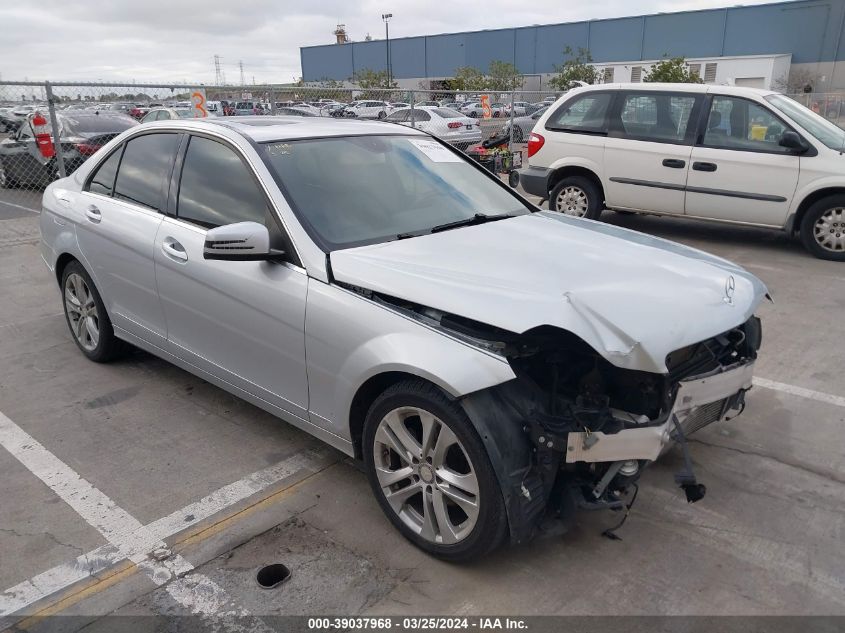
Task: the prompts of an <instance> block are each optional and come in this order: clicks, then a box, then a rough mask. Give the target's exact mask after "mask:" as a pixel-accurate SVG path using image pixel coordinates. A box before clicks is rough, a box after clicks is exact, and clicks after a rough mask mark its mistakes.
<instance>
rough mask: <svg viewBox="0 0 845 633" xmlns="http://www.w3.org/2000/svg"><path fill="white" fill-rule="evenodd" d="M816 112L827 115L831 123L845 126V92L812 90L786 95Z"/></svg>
mask: <svg viewBox="0 0 845 633" xmlns="http://www.w3.org/2000/svg"><path fill="white" fill-rule="evenodd" d="M786 96H787V97H789V98H790V99H794V100H795V101H797V102H798V103H800V104H801V105H803V106H805V107H807V108H809V109H810V110H812V111H813V112H815V113H816V114H820V115H821V116H823V117H825V118H826V119H827V120H829V121H830V122H831V123H835V124H836V125H838V126H839V127H842V128H845V94H843V93H833V92H829V93H825V92H811V93H799V94H789V95H786Z"/></svg>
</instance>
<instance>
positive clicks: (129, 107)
mask: <svg viewBox="0 0 845 633" xmlns="http://www.w3.org/2000/svg"><path fill="white" fill-rule="evenodd" d="M137 108H138V106H136V105H135V104H134V103H125V102H121V103H109V104H108V105H106V106H105V107H103V108H101V109H102V110H108V111H109V112H119V113H120V114H128V115H129V116H132V111H133V110H137Z"/></svg>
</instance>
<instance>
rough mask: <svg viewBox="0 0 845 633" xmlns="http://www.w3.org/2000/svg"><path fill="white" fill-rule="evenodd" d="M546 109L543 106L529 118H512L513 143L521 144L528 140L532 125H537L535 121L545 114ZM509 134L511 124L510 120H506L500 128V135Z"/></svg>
mask: <svg viewBox="0 0 845 633" xmlns="http://www.w3.org/2000/svg"><path fill="white" fill-rule="evenodd" d="M548 107H549V106H545V107H544V108H541V109H540V110H537V111H536V112H534V114H531V115H530V116H519V117H514V120H513V123H514V126H513V140H514V142H515V143H523V142H525V141H527V140H528V136H529V135H530V134H531V130H532V129H534V125H535V124H536V123H537V120H538V119H539V118H540V117H541V116H543V114H545V112H546V109H547V108H548ZM510 133H511V122H510V119H508V121H507V122H506V123H505V125H504V127H503V128H502V134H505V135H510Z"/></svg>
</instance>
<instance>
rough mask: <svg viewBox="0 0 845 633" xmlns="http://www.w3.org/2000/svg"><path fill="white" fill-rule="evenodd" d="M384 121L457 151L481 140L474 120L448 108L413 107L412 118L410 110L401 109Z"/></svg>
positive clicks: (478, 128)
mask: <svg viewBox="0 0 845 633" xmlns="http://www.w3.org/2000/svg"><path fill="white" fill-rule="evenodd" d="M386 120H387V121H390V122H392V123H399V124H401V125H407V126H411V127H415V128H417V129H418V130H422V131H423V132H427V133H428V134H431V135H433V136H436V137H437V138H439V139H442V140H444V141H446V142H447V143H449V144H450V145H454V146H455V147H457V148H459V149H466V148H468V147H469V146H470V145H476V144H478V143H480V142H481V140H482V136H481V128H480V127H478V121H477V120H476V119H472V118H470V117H468V116H465V115H463V114H461V113H460V112H455V111H454V110H451V109H449V108H441V107H439V106H436V107H435V106H418V107H416V106H415V107H414V108H413V117H412V113H411V108H402V109H399V110H394V111H393V112H391V113H390V114H389V115H388V117H387V119H386Z"/></svg>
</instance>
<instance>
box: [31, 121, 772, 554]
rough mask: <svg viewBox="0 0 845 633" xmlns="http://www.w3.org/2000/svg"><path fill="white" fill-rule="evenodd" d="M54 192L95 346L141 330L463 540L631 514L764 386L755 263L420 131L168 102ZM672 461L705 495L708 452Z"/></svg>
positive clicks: (405, 529)
mask: <svg viewBox="0 0 845 633" xmlns="http://www.w3.org/2000/svg"><path fill="white" fill-rule="evenodd" d="M258 123H260V125H259V124H258ZM43 208H44V210H43V213H42V214H41V234H42V242H41V249H42V254H43V257H44V260H45V262H46V263H47V266H48V267H49V269H50V270H51V272H52V274H54V275H55V278H56V282H57V285H58V288H59V290H60V293H61V294H60V296H61V301H62V305H63V306H64V311H65V315H66V318H67V324H68V327H69V329H70V333H71V336H72V338H73V341H74V342H75V344H76V345H77V346H78V348H79V349H80V351H81V352H82V353H83V354H84V355H85V356H86V357H88V358H89V359H90V360H92V361H95V362H105V361H109V360H112V359H114V358H117V357H118V356H120V355H122V354H125V353H126V352H127V351H128V350H130V349H131V347H132V346H134V347H139V348H141V349H143V350H146V351H148V352H150V353H152V354H155V355H157V356H160V357H161V358H164V359H166V360H168V361H170V362H172V363H175V364H176V365H178V366H180V367H182V368H184V369H185V370H187V371H189V372H192V373H194V374H196V375H198V376H200V377H202V378H204V379H206V380H208V381H209V382H211V383H214V384H215V385H218V386H219V387H221V388H222V389H225V390H227V391H229V392H231V393H233V394H235V395H237V396H240V397H242V398H244V399H246V400H248V401H250V402H252V403H253V404H255V405H256V406H258V407H261V408H262V409H265V410H267V411H269V412H271V413H273V414H275V415H276V416H278V417H279V418H281V419H283V420H285V421H287V422H288V423H290V424H292V425H294V426H297V427H299V428H301V429H304V430H305V431H307V432H308V433H311V434H313V435H315V436H317V437H319V438H321V439H323V440H324V441H326V442H328V443H329V444H330V445H332V446H334V447H335V448H337V449H338V450H340V451H342V452H344V453H346V454H348V455H350V456H354V457H355V458H357V459H359V460H362V462H363V466H364V469H365V470H366V472H367V476H368V478H369V482H370V484H371V486H372V489H373V492H374V494H375V496H376V498H377V499H378V502H379V504H380V505H381V507H382V509H383V510H384V512H385V514H386V516H387V517H388V519H389V520H390V521H391V522H392V523H393V524H394V525H395V526H396V528H398V529H399V530H400V531H401V532H402V534H404V535H405V536H406V537H407V538H408V539H410V540H411V541H412V542H413V543H415V544H416V545H418V546H419V547H421V548H422V549H424V550H425V551H427V552H430V553H431V554H433V555H436V556H439V557H442V558H444V559H450V560H466V559H469V558H472V557H478V556H482V555H484V554H485V553H487V552H489V551H491V550H492V549H493V548H495V547H497V546H498V545H500V544H502V543H504V542H506V541H509V542H512V543H516V542H521V541H525V540H527V539H528V538H530V537H531V536H532V535H533V534H534V533H535V532H536V530H537V527H538V525H539V523H540V521H541V520H543V519H544V517H545V516H546V515H548V514H551V515H555V516H560V517H563V518H564V519H571V517H572V515H573V513H574V512H575V511H576V508H593V509H597V508H605V509H609V510H620V509H624V508H625V506H626V504H627V503H630V502H631V501H630V500H628V497H627V495H629V494H631V493H632V491H633V490H634V489H635V488H636V482H637V479H638V477H639V476H640V473H641V472H642V470H643V469H644V468H645V467H646V466H647V464H648V463H650V462H651V461H653V460H655V459H657V458H658V457H659V456H660V455H661V454H662V453H663V451H664V450H666V448H667V447H668V446H669V445H671V444H672V443H673V442H674V441H677V440H680V445H681V447H682V448H683V449H684V450H690V449H687V448H686V447H687V444H686V442H683V441H682V440H683V439H684V438H685V436H686V435H688V434H689V433H692V432H694V431H695V430H697V429H699V428H701V427H702V426H705V425H707V424H710V423H713V422H718V421H719V420H722V419H724V418H725V417H732V416H734V415H736V414H737V413H738V412H740V411H741V410H742V408H743V407H744V395H745V392H746V390H747V389H748V388H750V386H751V376H752V372H753V368H754V361H755V358H756V355H757V349H758V348H759V345H760V336H761V334H760V323H759V320H758V319H757V318H756V317H754V311H755V309H756V307H757V305H758V303H759V302H760V300H761V298H762V297H763V296H764V294H765V292H766V290H765V288H764V287H763V285H762V284H761V283H760V281H759V280H757V278H756V277H754V276H753V275H751V274H750V273H748V272H746V271H745V270H743V269H741V268H739V267H737V266H735V265H733V264H731V263H729V262H727V261H725V260H722V259H718V258H716V257H712V256H709V255H707V254H705V253H702V252H700V251H696V250H691V249H688V248H685V247H683V246H680V245H676V244H673V243H671V242H667V241H665V240H658V239H654V238H650V237H648V236H645V235H641V234H638V233H634V232H630V231H627V230H625V229H621V228H615V227H612V226H609V225H606V224H600V223H598V222H592V221H588V220H583V219H578V218H570V217H567V216H565V215H562V214H558V213H552V212H544V211H541V210H540V209H538V208H537V207H535V206H533V205H532V204H531V203H529V202H528V201H527V200H525V199H524V198H522V197H521V196H520V195H519V194H517V193H516V192H514V191H513V190H511V189H509V188H508V187H507V186H505V185H504V184H503V183H502V182H500V181H499V180H498V179H497V178H495V177H494V176H492V175H491V174H489V173H488V172H486V170H484V169H482V168H481V167H479V166H478V165H477V164H475V163H474V162H472V161H470V160H468V159H467V158H466V157H464V156H463V155H462V154H461V153H460V152H458V151H457V150H455V149H453V148H452V147H450V146H449V145H447V144H445V143H443V142H442V141H440V140H438V139H435V138H432V137H430V136H428V135H425V134H423V133H422V132H420V131H417V130H413V129H410V128H402V127H399V126H388V125H385V124H383V123H378V122H363V121H361V122H358V121H333V120H327V119H320V118H316V117H314V118H308V117H303V118H298V119H297V118H293V117H279V118H273V117H268V116H262V117H261V118H260V119H257V118H255V119H254V118H251V117H238V118H219V119H205V120H169V121H161V122H157V123H150V124H146V125H142V126H137V127H135V128H133V129H131V130H128V131H126V132H125V133H123V134H121V135H120V136H118V137H117V138H115V139H114V140H112V141H111V142H110V143H108V144H107V145H106V146H105V147H103V148H102V149H101V150H100V151H98V152H97V153H96V154H95V155H94V156H93V157H92V158H91V159H90V160H88V161H87V162H85V163H84V164H83V165H82V166H81V167H80V168H79V169H78V170H77V171H76V172H75V173H74V174H73V176H71V177H68V178H65V179H62V180H58V181H56V182H54V183H53V184H51V185H50V186H49V187H48V188H47V190H46V191H45V193H44V198H43ZM151 413H153V414H155V413H156V412H151ZM173 423H174V424H177V425H178V423H179V420H178V419H175V420H173ZM685 463H686V464H687V465H690V464H691V463H692V461H691V460H690V459H689V458H688V459H687V460H686V462H685ZM677 481H678V482H679V483H680V484H681V486H682V487H683V488H684V490H685V491H686V493H687V498H688V499H689V500H690V501H695V500H697V499H699V498H700V497H701V496H702V495H703V493H704V489H703V486H702V485H701V484H699V483H698V482H697V481H696V479H695V475H694V473H693V472H692V470H691V466H690V467H688V468H685V469H684V470H683V471H682V472H681V473H679V474H678V475H677Z"/></svg>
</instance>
